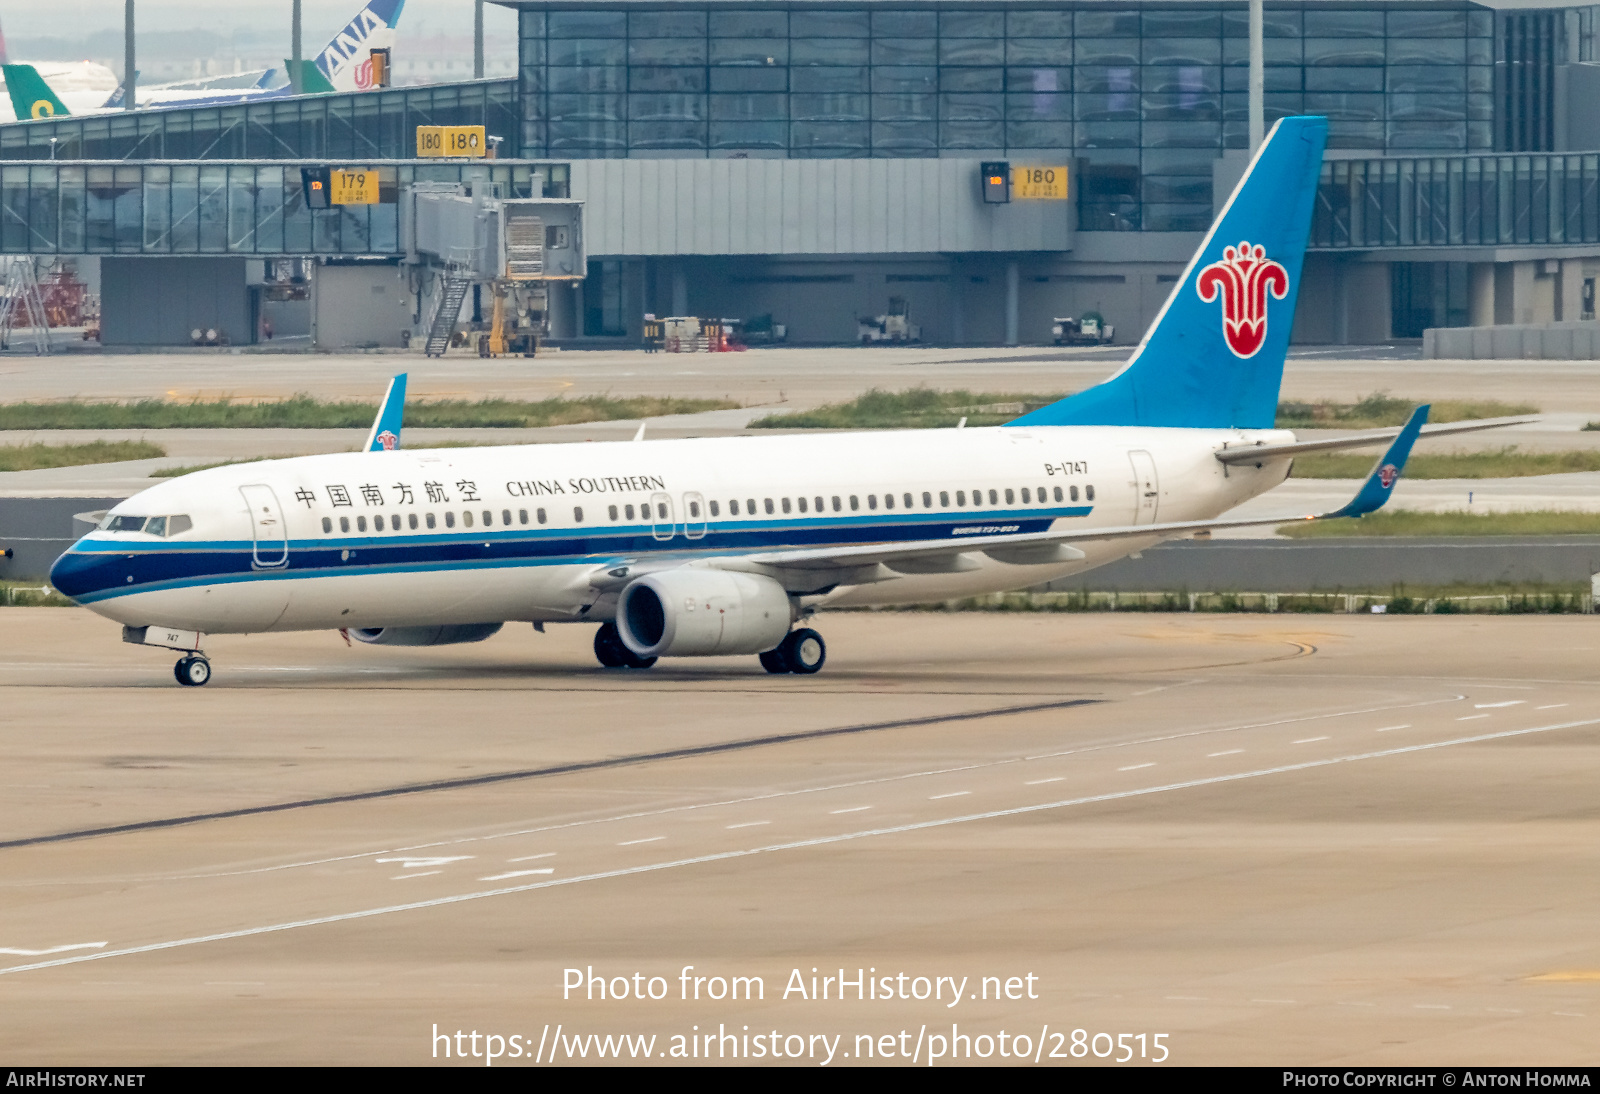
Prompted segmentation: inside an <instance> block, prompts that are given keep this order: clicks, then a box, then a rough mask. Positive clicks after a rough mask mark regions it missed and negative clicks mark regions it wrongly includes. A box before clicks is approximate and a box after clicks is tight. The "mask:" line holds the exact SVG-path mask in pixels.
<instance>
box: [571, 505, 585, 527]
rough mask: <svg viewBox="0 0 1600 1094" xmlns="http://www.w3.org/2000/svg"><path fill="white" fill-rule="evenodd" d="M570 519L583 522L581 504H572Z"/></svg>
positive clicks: (579, 522)
mask: <svg viewBox="0 0 1600 1094" xmlns="http://www.w3.org/2000/svg"><path fill="white" fill-rule="evenodd" d="M572 519H573V520H574V521H575V522H576V523H578V524H582V523H583V506H581V505H574V506H573V507H572Z"/></svg>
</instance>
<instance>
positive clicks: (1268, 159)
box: [1008, 118, 1328, 429]
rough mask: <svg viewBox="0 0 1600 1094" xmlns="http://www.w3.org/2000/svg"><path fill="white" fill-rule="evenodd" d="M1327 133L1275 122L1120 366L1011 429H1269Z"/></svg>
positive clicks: (1299, 122)
mask: <svg viewBox="0 0 1600 1094" xmlns="http://www.w3.org/2000/svg"><path fill="white" fill-rule="evenodd" d="M1327 137H1328V122H1327V119H1325V118H1284V119H1282V120H1280V121H1279V122H1278V123H1277V124H1276V125H1274V126H1273V127H1272V132H1271V134H1270V135H1268V137H1267V139H1266V141H1265V142H1263V143H1262V145H1261V149H1260V151H1258V152H1257V153H1256V157H1255V159H1254V160H1253V161H1252V162H1251V164H1250V168H1249V170H1247V171H1246V172H1245V174H1244V178H1242V179H1240V180H1239V185H1238V187H1236V188H1235V189H1234V191H1233V196H1232V197H1231V198H1229V199H1228V204H1227V205H1226V206H1224V208H1223V210H1222V214H1221V215H1220V216H1218V217H1217V220H1216V223H1214V224H1213V225H1212V226H1211V232H1210V233H1209V234H1208V235H1207V236H1206V238H1205V242H1204V243H1202V244H1201V245H1200V249H1199V250H1198V251H1197V252H1195V256H1194V258H1192V259H1190V260H1189V267H1188V269H1186V270H1184V272H1183V276H1182V277H1181V278H1180V279H1179V280H1178V284H1177V287H1176V288H1175V289H1173V292H1172V295H1171V296H1170V297H1168V298H1167V302H1166V304H1165V305H1164V306H1163V307H1162V309H1161V313H1160V314H1159V315H1157V316H1156V321H1155V322H1154V323H1153V324H1151V326H1150V330H1149V331H1148V332H1147V333H1146V334H1145V336H1144V341H1143V342H1141V343H1140V344H1139V348H1138V349H1137V350H1135V351H1134V354H1133V357H1132V358H1131V359H1130V360H1129V361H1128V363H1127V365H1125V366H1124V367H1123V369H1122V371H1121V372H1119V373H1117V374H1116V375H1115V376H1113V377H1112V378H1111V379H1109V380H1107V381H1106V382H1105V383H1102V384H1098V385H1096V386H1095V387H1092V388H1089V389H1087V390H1085V391H1080V392H1079V393H1078V394H1076V395H1072V396H1069V397H1068V398H1065V399H1062V400H1061V401H1060V402H1057V403H1052V404H1050V405H1049V406H1047V407H1042V408H1041V409H1039V410H1035V411H1033V412H1032V413H1030V414H1025V415H1023V416H1022V417H1020V418H1018V419H1016V420H1015V421H1013V422H1010V423H1008V424H1009V425H1146V426H1186V427H1191V428H1241V429H1270V428H1271V427H1272V424H1273V420H1274V418H1275V416H1276V413H1277V407H1278V388H1279V385H1280V384H1281V382H1282V380H1283V359H1284V355H1285V354H1286V353H1287V351H1288V348H1289V328H1290V327H1291V325H1292V324H1293V320H1294V305H1295V297H1296V295H1297V294H1298V292H1299V289H1300V264H1301V260H1302V259H1303V258H1304V257H1305V250H1306V240H1307V238H1308V237H1309V235H1310V232H1311V209H1312V203H1313V201H1314V199H1315V198H1316V194H1317V178H1318V176H1319V175H1320V173H1321V169H1322V148H1323V145H1324V144H1325V143H1326V142H1327Z"/></svg>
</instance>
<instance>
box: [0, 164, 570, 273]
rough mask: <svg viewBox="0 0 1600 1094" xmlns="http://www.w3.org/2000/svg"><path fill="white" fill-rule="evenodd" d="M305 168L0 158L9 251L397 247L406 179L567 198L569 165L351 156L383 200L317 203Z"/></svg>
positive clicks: (318, 251) (0, 211) (1, 219)
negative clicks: (477, 181) (466, 182)
mask: <svg viewBox="0 0 1600 1094" xmlns="http://www.w3.org/2000/svg"><path fill="white" fill-rule="evenodd" d="M326 163H327V161H326V160H320V161H316V164H317V165H324V164H326ZM302 166H311V164H301V163H298V162H290V163H284V162H277V163H263V162H253V163H238V162H229V161H226V160H223V161H209V162H204V163H195V162H188V163H170V162H168V163H152V162H148V161H146V162H134V163H118V164H107V163H64V162H59V161H58V162H54V163H51V162H45V163H6V164H0V253H4V254H130V255H194V254H242V255H398V254H401V253H402V250H401V243H400V230H399V229H400V216H399V212H400V206H399V205H398V204H397V195H398V188H399V187H400V186H402V185H404V184H406V183H409V182H413V181H423V182H460V181H462V179H463V178H468V177H471V178H483V177H485V175H487V177H488V179H489V180H490V181H492V182H495V183H497V184H499V186H500V187H501V193H503V194H504V195H505V196H506V197H566V196H567V192H568V187H569V175H570V168H569V167H568V165H566V164H564V163H507V162H501V163H495V164H486V163H485V164H465V163H459V162H455V163H438V162H436V161H423V162H410V163H405V162H401V163H393V162H391V163H371V162H368V163H365V164H351V165H349V166H359V167H363V168H367V169H370V170H376V171H377V172H378V197H379V202H378V204H376V205H341V206H335V207H334V208H331V209H318V210H312V209H308V208H307V207H306V204H305V197H304V193H303V190H302V185H301V177H300V168H301V167H302Z"/></svg>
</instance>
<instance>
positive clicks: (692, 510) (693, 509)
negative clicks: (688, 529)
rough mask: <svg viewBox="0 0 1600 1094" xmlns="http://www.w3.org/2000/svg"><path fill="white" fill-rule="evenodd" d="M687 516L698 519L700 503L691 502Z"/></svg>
mask: <svg viewBox="0 0 1600 1094" xmlns="http://www.w3.org/2000/svg"><path fill="white" fill-rule="evenodd" d="M689 515H690V516H691V517H698V516H699V515H700V503H699V502H697V501H691V502H690V503H689Z"/></svg>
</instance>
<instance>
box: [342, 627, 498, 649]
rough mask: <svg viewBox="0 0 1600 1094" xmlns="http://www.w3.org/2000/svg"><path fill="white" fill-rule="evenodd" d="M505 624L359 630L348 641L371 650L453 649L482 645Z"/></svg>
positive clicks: (352, 633) (351, 634)
mask: <svg viewBox="0 0 1600 1094" xmlns="http://www.w3.org/2000/svg"><path fill="white" fill-rule="evenodd" d="M503 626H505V624H504V623H456V624H450V625H443V626H438V627H362V628H359V629H357V628H352V629H351V630H350V632H349V633H350V637H351V638H354V639H355V640H356V641H357V642H365V643H367V644H368V645H372V646H453V645H455V644H456V643H458V642H482V641H483V640H484V639H485V638H488V637H489V636H490V635H492V634H494V633H495V632H496V631H498V630H499V629H500V628H501V627H503Z"/></svg>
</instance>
